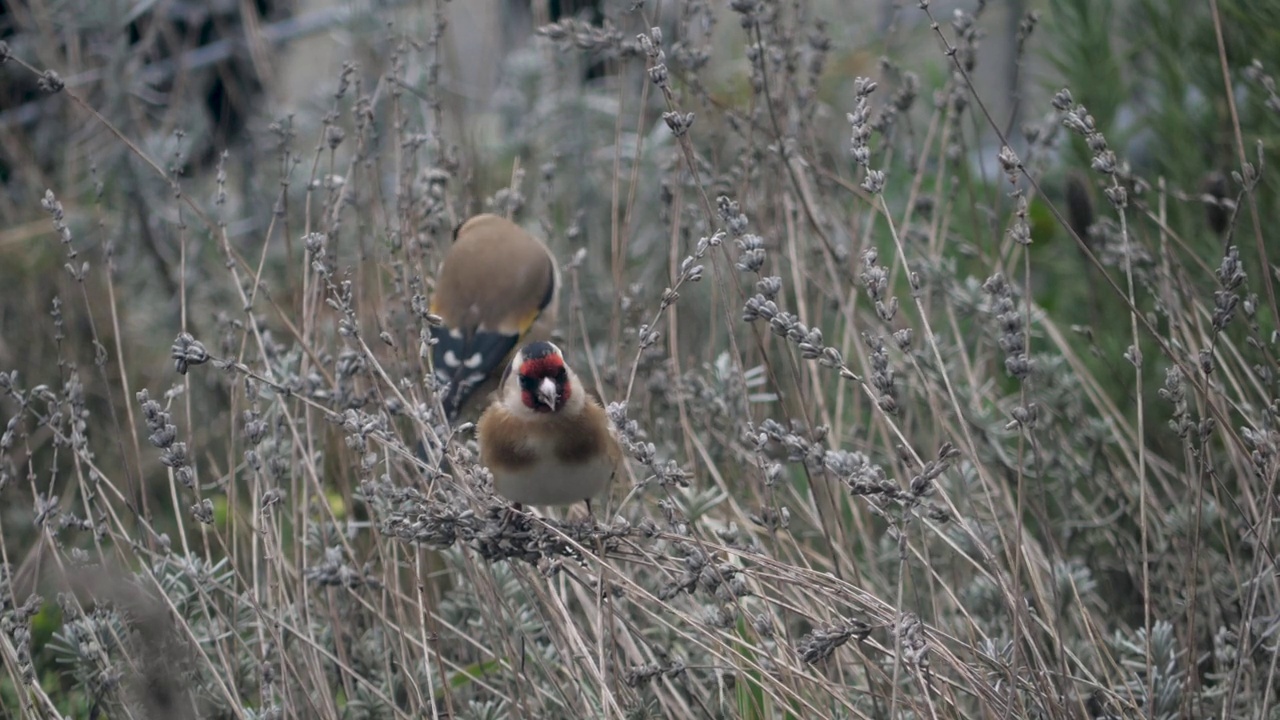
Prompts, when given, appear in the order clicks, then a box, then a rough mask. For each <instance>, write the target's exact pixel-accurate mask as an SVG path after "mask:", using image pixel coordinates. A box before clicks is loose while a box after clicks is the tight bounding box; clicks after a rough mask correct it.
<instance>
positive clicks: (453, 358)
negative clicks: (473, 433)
mask: <svg viewBox="0 0 1280 720" xmlns="http://www.w3.org/2000/svg"><path fill="white" fill-rule="evenodd" d="M431 336H432V337H433V338H435V341H436V344H435V347H434V348H432V362H434V363H435V368H436V379H437V380H439V381H440V383H441V384H443V385H444V386H445V390H444V398H443V402H444V409H445V412H446V413H447V414H448V416H449V420H454V419H455V418H457V416H458V412H459V411H460V410H461V409H462V405H463V403H465V402H466V401H467V398H469V397H471V393H473V392H475V390H476V388H477V387H479V386H480V385H481V384H482V383H483V382H484V381H485V378H487V377H489V376H490V375H491V374H493V372H494V371H495V370H496V369H497V368H498V366H499V365H502V364H503V363H504V362H505V361H506V359H507V355H509V354H510V353H511V350H512V349H513V348H515V346H516V342H518V341H519V340H520V337H519V336H518V335H508V334H504V333H496V332H487V331H483V330H482V331H480V332H475V333H471V334H470V336H468V335H466V334H464V333H462V332H461V331H459V330H453V329H451V328H447V327H433V328H431Z"/></svg>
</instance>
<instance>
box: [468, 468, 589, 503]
mask: <svg viewBox="0 0 1280 720" xmlns="http://www.w3.org/2000/svg"><path fill="white" fill-rule="evenodd" d="M612 476H613V465H612V463H611V461H610V460H609V458H607V457H601V458H599V459H597V460H593V461H591V462H586V463H580V464H575V465H566V464H563V463H559V462H555V461H549V462H541V463H537V464H535V465H533V466H532V467H530V468H529V469H527V470H521V471H515V472H510V471H507V472H501V473H499V472H494V474H493V487H494V490H496V491H497V492H498V494H499V495H501V496H503V497H505V498H507V499H508V500H511V501H512V502H518V503H521V504H523V505H572V504H573V503H577V502H582V501H583V500H587V499H589V498H593V497H595V496H596V495H598V494H599V493H600V492H601V491H602V490H604V489H605V486H607V485H608V484H609V480H610V478H612Z"/></svg>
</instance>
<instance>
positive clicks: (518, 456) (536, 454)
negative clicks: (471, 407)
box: [476, 342, 622, 511]
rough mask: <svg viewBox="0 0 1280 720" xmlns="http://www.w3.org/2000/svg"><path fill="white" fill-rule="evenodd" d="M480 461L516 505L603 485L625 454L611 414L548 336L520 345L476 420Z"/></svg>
mask: <svg viewBox="0 0 1280 720" xmlns="http://www.w3.org/2000/svg"><path fill="white" fill-rule="evenodd" d="M476 434H477V436H478V438H479V441H480V463H481V464H482V465H484V466H485V467H487V468H489V471H490V472H492V473H493V485H494V489H495V490H497V492H498V494H499V495H502V496H503V497H506V498H507V499H508V500H511V501H512V502H514V503H516V504H517V505H522V504H528V505H572V504H573V503H576V502H579V501H586V503H587V510H588V511H590V510H591V498H593V497H595V496H596V495H598V494H600V493H601V492H602V491H604V490H605V488H607V487H608V485H609V482H610V481H611V480H612V479H613V476H614V473H615V472H616V471H617V468H618V463H619V462H620V461H621V459H622V450H621V448H620V447H619V446H618V441H617V439H615V438H614V436H613V432H612V431H611V430H610V428H609V416H608V415H606V414H605V411H604V408H602V407H600V403H598V402H596V400H595V398H593V397H591V396H590V395H588V394H587V392H586V391H585V389H584V388H583V387H582V385H581V383H579V382H578V376H577V375H576V374H575V373H574V372H573V370H572V369H570V368H569V366H568V365H566V364H565V362H564V356H563V355H562V354H561V353H560V348H558V347H556V346H555V345H552V344H551V343H549V342H535V343H530V344H528V345H525V346H524V347H523V348H522V349H521V350H520V351H519V352H517V353H516V355H515V358H514V359H512V361H511V364H510V365H509V366H508V367H507V370H506V371H505V373H504V374H503V376H502V384H501V386H500V388H499V390H498V394H497V395H496V396H495V398H494V401H493V404H492V405H490V406H489V407H488V408H487V409H486V410H485V411H484V414H483V415H481V416H480V422H479V423H478V424H477V425H476Z"/></svg>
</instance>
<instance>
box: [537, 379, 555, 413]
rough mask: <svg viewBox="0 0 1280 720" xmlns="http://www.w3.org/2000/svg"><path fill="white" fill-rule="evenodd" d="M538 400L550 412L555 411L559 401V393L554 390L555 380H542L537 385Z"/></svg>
mask: <svg viewBox="0 0 1280 720" xmlns="http://www.w3.org/2000/svg"><path fill="white" fill-rule="evenodd" d="M538 399H539V400H541V401H542V403H543V404H544V405H546V406H547V407H549V408H551V409H552V410H555V409H556V402H557V401H558V400H559V399H560V392H559V391H558V390H557V389H556V381H555V380H552V379H551V378H542V382H540V383H538Z"/></svg>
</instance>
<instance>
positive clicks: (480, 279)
mask: <svg viewBox="0 0 1280 720" xmlns="http://www.w3.org/2000/svg"><path fill="white" fill-rule="evenodd" d="M559 296H560V270H559V268H558V267H557V266H556V261H555V257H554V256H553V255H552V254H551V251H550V250H548V249H547V246H546V245H545V244H543V242H542V241H541V240H539V239H537V238H535V237H533V236H532V235H530V234H529V233H527V232H525V231H524V229H522V228H521V227H520V226H518V225H516V224H515V223H513V222H511V221H509V220H506V219H504V218H501V217H498V216H497V215H489V214H485V215H476V216H475V217H473V218H471V219H469V220H467V221H466V222H464V223H463V224H462V225H460V226H459V227H458V229H457V230H455V231H454V242H453V246H452V247H450V248H449V252H448V253H446V254H445V258H444V261H443V262H442V263H441V264H440V273H439V276H438V277H437V278H436V287H435V293H434V295H433V296H432V298H431V312H433V313H435V314H436V315H439V316H440V317H441V318H443V319H444V326H443V327H433V328H432V329H431V336H432V337H433V338H435V340H436V345H435V347H434V349H433V350H432V361H433V362H434V364H435V372H436V378H437V379H438V380H439V381H440V382H441V383H443V384H445V387H446V389H445V395H444V398H443V404H444V409H445V412H446V413H447V414H448V416H449V420H450V421H453V420H456V419H457V418H458V417H459V416H460V415H462V414H463V412H464V410H465V411H468V413H469V412H471V411H478V410H479V409H480V408H482V407H483V405H484V402H485V400H486V398H487V397H488V395H489V394H490V393H492V391H493V389H494V387H495V386H496V385H497V375H498V368H500V367H503V365H505V364H506V362H507V359H508V358H510V357H511V353H512V351H513V350H514V349H515V347H516V345H517V343H520V342H529V341H535V340H547V339H549V338H550V337H551V330H552V329H553V328H554V327H555V321H556V306H557V305H558V300H559ZM473 399H475V400H478V401H479V402H478V403H477V402H469V401H472V400H473Z"/></svg>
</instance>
